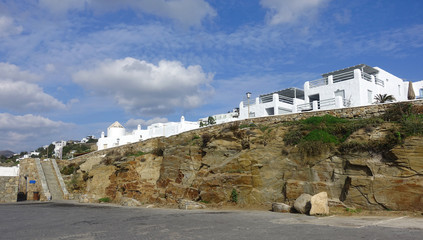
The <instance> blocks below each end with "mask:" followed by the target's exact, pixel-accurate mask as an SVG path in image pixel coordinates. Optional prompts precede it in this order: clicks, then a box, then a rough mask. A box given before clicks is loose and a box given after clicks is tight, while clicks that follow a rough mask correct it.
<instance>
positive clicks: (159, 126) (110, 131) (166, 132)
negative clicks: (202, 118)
mask: <svg viewBox="0 0 423 240" xmlns="http://www.w3.org/2000/svg"><path fill="white" fill-rule="evenodd" d="M198 127H199V124H198V123H197V122H189V121H185V118H184V117H183V116H182V117H181V121H180V122H167V123H155V124H152V125H150V126H148V127H147V129H145V130H143V129H141V125H138V127H137V129H136V130H133V131H132V132H129V133H127V132H126V129H125V128H124V127H123V126H122V125H121V124H120V123H119V122H114V123H113V124H112V125H110V126H109V127H108V128H107V136H105V134H104V132H102V133H101V137H100V138H99V139H98V142H97V147H98V150H102V149H107V148H111V147H116V146H121V145H125V144H129V143H134V142H138V141H143V140H147V139H150V138H154V137H162V136H164V137H169V136H172V135H176V134H179V133H182V132H186V131H189V130H193V129H197V128H198Z"/></svg>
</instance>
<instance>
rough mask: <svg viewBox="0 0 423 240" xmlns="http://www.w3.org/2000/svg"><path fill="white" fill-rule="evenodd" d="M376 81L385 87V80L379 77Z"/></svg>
mask: <svg viewBox="0 0 423 240" xmlns="http://www.w3.org/2000/svg"><path fill="white" fill-rule="evenodd" d="M375 83H376V84H377V85H380V86H382V87H385V82H384V81H383V80H381V79H379V78H375Z"/></svg>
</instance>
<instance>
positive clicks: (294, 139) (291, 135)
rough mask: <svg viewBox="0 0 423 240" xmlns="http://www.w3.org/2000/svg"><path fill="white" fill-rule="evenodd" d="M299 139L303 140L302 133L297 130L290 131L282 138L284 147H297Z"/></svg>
mask: <svg viewBox="0 0 423 240" xmlns="http://www.w3.org/2000/svg"><path fill="white" fill-rule="evenodd" d="M301 139H303V133H302V132H301V131H298V130H295V129H293V130H291V131H289V132H287V133H285V135H284V136H283V141H284V142H285V145H291V146H293V145H297V144H298V143H300V141H301Z"/></svg>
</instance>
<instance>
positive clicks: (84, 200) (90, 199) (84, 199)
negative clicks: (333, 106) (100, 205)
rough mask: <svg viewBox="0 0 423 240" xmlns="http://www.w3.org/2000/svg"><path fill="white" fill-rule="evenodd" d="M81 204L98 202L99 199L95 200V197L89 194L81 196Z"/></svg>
mask: <svg viewBox="0 0 423 240" xmlns="http://www.w3.org/2000/svg"><path fill="white" fill-rule="evenodd" d="M79 202H80V203H92V202H98V199H96V198H95V196H93V195H89V194H83V195H80V196H79Z"/></svg>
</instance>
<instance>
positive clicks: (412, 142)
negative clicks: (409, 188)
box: [391, 136, 423, 177]
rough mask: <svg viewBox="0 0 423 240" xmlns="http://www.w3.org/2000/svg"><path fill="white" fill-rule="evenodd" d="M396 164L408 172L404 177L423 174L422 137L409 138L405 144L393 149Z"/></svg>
mask: <svg viewBox="0 0 423 240" xmlns="http://www.w3.org/2000/svg"><path fill="white" fill-rule="evenodd" d="M391 153H392V154H393V156H392V157H391V158H393V160H394V163H395V164H398V165H399V166H400V167H401V168H403V169H404V170H409V171H406V172H405V173H404V174H403V175H404V177H408V176H414V175H418V174H420V175H421V174H423V161H422V159H423V139H422V137H418V136H416V137H409V138H407V139H405V141H404V144H402V145H401V146H397V147H395V148H394V149H392V151H391Z"/></svg>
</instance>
